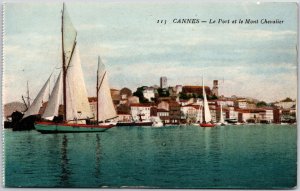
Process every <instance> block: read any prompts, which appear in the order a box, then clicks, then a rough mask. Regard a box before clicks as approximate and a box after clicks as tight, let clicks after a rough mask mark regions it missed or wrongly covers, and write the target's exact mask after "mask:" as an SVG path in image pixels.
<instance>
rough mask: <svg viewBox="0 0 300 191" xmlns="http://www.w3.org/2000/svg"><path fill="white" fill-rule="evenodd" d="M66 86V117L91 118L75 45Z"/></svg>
mask: <svg viewBox="0 0 300 191" xmlns="http://www.w3.org/2000/svg"><path fill="white" fill-rule="evenodd" d="M66 86H67V87H66V94H67V95H66V102H67V103H66V105H67V115H66V119H67V120H77V119H86V118H92V117H93V115H92V112H91V108H90V104H89V101H88V97H87V92H86V87H85V83H84V79H83V72H82V69H81V63H80V57H79V50H78V47H77V46H75V48H74V52H73V55H72V58H71V61H70V64H69V66H68V70H67V76H66Z"/></svg>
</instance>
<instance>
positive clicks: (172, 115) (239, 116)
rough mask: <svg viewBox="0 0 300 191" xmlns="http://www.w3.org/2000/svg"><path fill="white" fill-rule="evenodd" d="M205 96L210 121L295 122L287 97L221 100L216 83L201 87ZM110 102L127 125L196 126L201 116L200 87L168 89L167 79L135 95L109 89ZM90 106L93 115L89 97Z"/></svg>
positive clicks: (92, 101)
mask: <svg viewBox="0 0 300 191" xmlns="http://www.w3.org/2000/svg"><path fill="white" fill-rule="evenodd" d="M204 89H205V92H206V95H207V97H208V103H209V109H210V112H211V115H212V121H213V122H218V121H219V119H220V116H221V114H220V111H221V110H220V106H221V105H222V107H223V109H222V115H223V117H224V119H225V120H227V121H228V122H232V123H235V122H239V123H295V122H296V101H295V100H292V99H290V98H286V99H284V100H281V101H278V102H274V103H268V104H267V103H265V102H264V101H259V100H256V99H252V98H243V97H237V96H231V97H224V96H223V95H220V94H219V81H218V80H214V81H213V86H212V88H210V87H209V86H205V87H204ZM111 95H112V99H113V102H114V105H115V108H116V111H117V114H118V119H117V120H118V121H121V122H129V121H132V120H133V121H138V120H139V119H140V118H142V120H145V121H147V120H150V119H151V118H152V117H159V118H160V119H161V121H162V122H163V123H164V124H190V123H197V121H199V119H198V117H199V113H200V116H201V115H202V113H203V111H202V110H203V95H202V86H190V85H185V86H182V85H176V86H174V87H171V86H168V83H167V77H161V78H160V86H157V85H154V86H150V87H148V86H142V87H138V88H137V90H136V91H135V92H133V91H132V90H130V89H129V88H126V87H124V88H122V89H120V90H117V89H111ZM89 103H90V106H91V109H92V112H93V113H94V115H96V98H95V97H90V98H89Z"/></svg>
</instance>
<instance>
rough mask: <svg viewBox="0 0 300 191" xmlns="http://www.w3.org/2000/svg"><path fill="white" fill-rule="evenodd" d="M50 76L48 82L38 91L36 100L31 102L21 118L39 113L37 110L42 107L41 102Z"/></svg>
mask: <svg viewBox="0 0 300 191" xmlns="http://www.w3.org/2000/svg"><path fill="white" fill-rule="evenodd" d="M51 75H52V74H51ZM51 75H50V76H49V78H48V80H47V81H46V83H45V84H44V86H43V87H42V89H41V90H40V92H39V93H38V95H37V96H36V98H35V99H34V100H33V102H32V104H31V105H30V107H29V108H28V110H27V111H26V112H25V113H24V116H23V118H25V117H28V116H30V115H37V114H38V113H39V110H40V108H41V106H42V102H43V100H44V96H45V93H46V89H47V86H48V84H49V82H50V78H51Z"/></svg>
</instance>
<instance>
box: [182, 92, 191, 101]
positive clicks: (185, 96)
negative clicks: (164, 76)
mask: <svg viewBox="0 0 300 191" xmlns="http://www.w3.org/2000/svg"><path fill="white" fill-rule="evenodd" d="M190 98H191V96H190V95H187V94H185V93H180V94H179V99H183V100H189V99H190Z"/></svg>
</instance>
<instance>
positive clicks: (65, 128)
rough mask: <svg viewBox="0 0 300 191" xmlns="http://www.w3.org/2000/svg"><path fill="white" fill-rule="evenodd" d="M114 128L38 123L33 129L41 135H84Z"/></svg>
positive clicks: (108, 125)
mask: <svg viewBox="0 0 300 191" xmlns="http://www.w3.org/2000/svg"><path fill="white" fill-rule="evenodd" d="M112 127H114V125H112V124H103V125H85V124H67V123H53V122H52V123H51V122H38V123H36V124H35V129H36V130H37V131H39V132H41V133H84V132H103V131H106V130H108V129H110V128H112Z"/></svg>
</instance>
